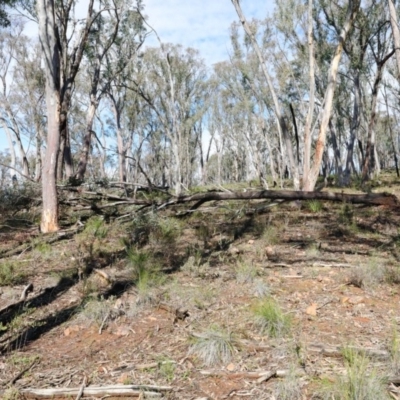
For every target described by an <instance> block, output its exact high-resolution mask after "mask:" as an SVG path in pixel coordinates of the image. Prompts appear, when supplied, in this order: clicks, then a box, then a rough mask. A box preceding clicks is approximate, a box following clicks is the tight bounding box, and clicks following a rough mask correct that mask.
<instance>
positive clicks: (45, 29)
mask: <svg viewBox="0 0 400 400" xmlns="http://www.w3.org/2000/svg"><path fill="white" fill-rule="evenodd" d="M36 6H37V14H38V19H39V38H40V43H41V46H42V49H43V53H44V65H45V75H46V107H47V149H46V154H45V160H44V164H43V173H42V197H43V205H42V207H43V209H42V220H41V224H40V228H41V231H42V232H44V233H46V232H54V231H57V230H59V225H58V199H57V187H56V173H57V155H58V150H59V147H60V57H59V52H58V48H57V39H56V24H55V12H54V0H37V4H36Z"/></svg>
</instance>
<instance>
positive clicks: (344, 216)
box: [339, 203, 354, 225]
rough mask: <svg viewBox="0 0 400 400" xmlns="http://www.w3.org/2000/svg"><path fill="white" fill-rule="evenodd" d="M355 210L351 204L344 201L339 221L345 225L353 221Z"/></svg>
mask: <svg viewBox="0 0 400 400" xmlns="http://www.w3.org/2000/svg"><path fill="white" fill-rule="evenodd" d="M353 217H354V210H353V207H352V206H351V205H350V204H347V203H344V204H343V205H342V207H341V208H340V211H339V222H340V223H342V224H345V225H351V224H352V223H353Z"/></svg>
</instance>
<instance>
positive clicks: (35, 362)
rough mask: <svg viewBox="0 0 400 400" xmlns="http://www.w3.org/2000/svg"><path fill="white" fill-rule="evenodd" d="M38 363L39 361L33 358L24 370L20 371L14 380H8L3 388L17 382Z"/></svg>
mask: <svg viewBox="0 0 400 400" xmlns="http://www.w3.org/2000/svg"><path fill="white" fill-rule="evenodd" d="M38 363H39V359H38V358H35V359H34V360H33V361H32V362H31V363H30V364H29V365H28V366H27V367H26V368H24V369H23V370H22V371H20V372H19V373H18V374H17V375H15V376H14V378H12V379H10V380H9V381H8V382H7V383H6V384H5V386H9V385H14V383H15V382H17V380H18V379H19V378H21V377H22V376H23V375H24V374H25V372H28V371H29V370H31V369H32V368H33V367H34V366H35V365H36V364H38Z"/></svg>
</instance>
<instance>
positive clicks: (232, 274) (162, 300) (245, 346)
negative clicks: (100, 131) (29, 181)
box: [0, 184, 400, 400]
mask: <svg viewBox="0 0 400 400" xmlns="http://www.w3.org/2000/svg"><path fill="white" fill-rule="evenodd" d="M380 190H381V189H376V191H380ZM382 190H383V189H382ZM385 190H389V191H391V192H392V193H394V194H398V193H397V191H398V190H399V186H396V184H394V185H393V186H392V187H391V188H390V189H388V188H387V187H386V188H385ZM261 205H264V206H265V205H267V204H266V203H265V202H264V203H263V202H234V201H229V202H221V203H219V204H217V203H210V204H207V205H205V206H204V207H203V209H202V210H198V211H196V212H195V213H193V215H191V216H190V217H186V218H181V219H177V218H175V217H174V216H173V215H174V210H167V211H163V212H162V213H159V214H157V215H156V214H152V213H150V214H147V215H146V216H144V217H141V218H137V217H127V218H123V219H120V220H117V219H114V220H111V222H104V221H103V220H101V219H100V218H98V217H92V218H90V219H86V220H83V221H84V222H82V223H77V224H76V225H75V226H74V228H70V227H69V228H68V229H69V230H68V232H72V234H68V235H65V236H59V235H54V236H46V235H41V234H40V233H39V232H38V230H37V229H36V228H35V227H34V226H32V225H31V224H29V223H27V224H26V225H24V224H17V223H16V221H22V220H28V221H32V220H34V218H36V217H32V215H30V214H29V212H28V211H25V214H24V213H20V214H16V215H14V216H11V217H9V218H8V219H7V220H4V221H3V222H2V224H0V225H1V227H0V252H1V256H2V258H1V259H0V283H1V286H0V354H1V355H0V388H7V390H6V391H5V392H4V391H3V394H2V396H3V398H5V399H6V398H8V399H12V398H16V399H17V398H23V397H24V396H25V397H28V395H27V394H25V395H24V394H23V389H33V388H72V387H74V388H79V387H80V386H81V385H82V382H84V381H85V384H86V386H89V387H90V386H107V385H116V384H118V385H156V386H159V387H163V386H168V387H169V389H168V390H165V391H162V392H161V393H160V395H161V396H162V398H166V399H242V398H247V399H255V400H256V399H257V400H258V399H324V398H329V399H332V398H334V399H340V398H352V399H353V398H354V399H356V398H357V399H361V398H365V399H367V398H378V397H365V396H364V397H362V396H360V397H356V396H353V397H351V395H350V397H345V394H343V393H344V392H343V390H344V391H345V390H346V389H345V387H346V385H347V382H348V381H349V380H350V379H351V376H352V372H354V371H355V374H356V375H358V376H361V375H363V374H364V375H363V376H364V378H365V380H364V381H363V382H362V383H360V385H362V386H364V387H368V385H369V384H371V385H372V386H376V387H378V386H379V385H378V384H377V383H376V382H378V383H379V384H381V385H382V386H381V387H382V388H381V389H380V393H381V395H382V397H381V398H400V390H398V389H397V386H396V385H397V383H398V380H399V378H400V339H399V337H400V336H399V332H400V314H399V300H400V286H399V284H400V266H399V257H400V232H399V226H400V212H399V210H394V209H389V208H385V207H366V206H362V205H358V206H355V205H351V204H334V203H329V202H316V201H309V202H286V203H282V204H277V205H273V206H270V207H261ZM257 209H258V211H257ZM125 211H127V210H125ZM28 214H29V215H28ZM122 214H123V213H122ZM70 218H71V217H70ZM65 221H66V219H65ZM75 228H76V229H75ZM74 229H75V230H74ZM50 239H51V240H50ZM49 241H50V242H51V243H50V244H49V243H48V242H49ZM7 252H8V253H7ZM10 253H14V254H13V255H9V256H7V254H10ZM28 283H32V285H33V291H32V292H30V293H29V294H28V297H27V299H26V300H25V301H20V296H21V293H22V292H23V289H24V287H25V286H26V285H27V284H28ZM271 299H273V300H274V303H273V304H274V305H273V307H275V308H276V309H278V311H279V310H281V315H283V317H282V318H283V320H284V321H285V322H282V321H281V325H280V328H282V329H278V330H277V331H275V332H274V331H269V330H268V323H267V324H266V325H264V328H265V327H266V328H265V329H262V325H260V320H259V319H257V317H256V311H255V310H256V309H257V307H258V305H259V304H260V303H263V302H264V304H265V302H267V301H268V300H271ZM269 326H270V325H269ZM274 333H275V334H274ZM207 339H208V340H207ZM224 346H225V347H224ZM349 349H353V350H349ZM218 350H220V351H221V353H218ZM213 351H214V353H213ZM349 353H351V354H352V357H353V358H354V357H358V360H360V359H361V360H362V362H361V361H360V362H361V364H362V363H364V364H365V371H364V370H363V368H364V367H363V366H361V367H360V366H357V365H356V364H357V363H356V362H353V361H354V360H353V361H352V359H351V357H350V356H349ZM364 364H363V365H364ZM358 367H360V368H361V369H357V368H358ZM352 368H353V369H352ZM363 371H364V372H365V373H364V372H363ZM396 379H397V380H396ZM368 382H369V383H368ZM385 396H391V397H385ZM30 398H36V397H35V396H33V395H31V397H30ZM37 398H39V397H37ZM72 398H76V395H74V396H72ZM82 398H104V396H98V397H96V396H86V395H83V397H82ZM108 398H111V397H108ZM124 398H133V397H132V396H129V395H126V396H125V397H124ZM142 398H146V396H145V395H142Z"/></svg>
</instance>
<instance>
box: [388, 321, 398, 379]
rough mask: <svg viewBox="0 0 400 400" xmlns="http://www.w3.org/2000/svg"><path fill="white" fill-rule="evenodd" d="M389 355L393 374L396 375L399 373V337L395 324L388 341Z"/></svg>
mask: <svg viewBox="0 0 400 400" xmlns="http://www.w3.org/2000/svg"><path fill="white" fill-rule="evenodd" d="M389 353H390V358H391V361H392V370H393V373H394V374H398V373H399V372H400V337H399V332H398V330H397V327H396V324H395V323H394V324H393V326H392V333H391V336H390V340H389Z"/></svg>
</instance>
